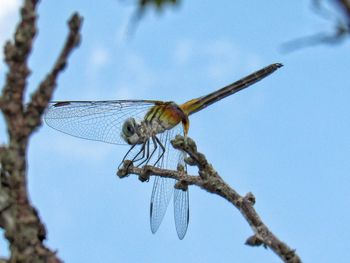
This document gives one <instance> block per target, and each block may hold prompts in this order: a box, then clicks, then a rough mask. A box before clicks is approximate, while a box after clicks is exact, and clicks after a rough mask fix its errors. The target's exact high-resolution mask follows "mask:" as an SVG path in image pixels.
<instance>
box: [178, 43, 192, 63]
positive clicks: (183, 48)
mask: <svg viewBox="0 0 350 263" xmlns="http://www.w3.org/2000/svg"><path fill="white" fill-rule="evenodd" d="M193 49H194V46H193V43H192V41H191V40H181V41H179V42H178V43H177V45H176V47H175V53H174V59H175V62H176V63H178V64H186V63H187V62H188V61H189V60H190V59H191V55H192V54H193V52H194V50H193Z"/></svg>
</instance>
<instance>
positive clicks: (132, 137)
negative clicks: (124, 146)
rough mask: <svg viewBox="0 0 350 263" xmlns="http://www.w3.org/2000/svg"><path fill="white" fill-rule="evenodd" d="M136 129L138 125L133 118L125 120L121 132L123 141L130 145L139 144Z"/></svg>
mask: <svg viewBox="0 0 350 263" xmlns="http://www.w3.org/2000/svg"><path fill="white" fill-rule="evenodd" d="M137 129H138V124H137V123H136V121H135V119H134V118H128V119H126V120H125V122H124V124H123V128H122V132H121V136H122V137H123V139H124V141H125V142H127V143H128V144H130V145H134V144H138V143H139V142H140V136H139V135H138V133H137Z"/></svg>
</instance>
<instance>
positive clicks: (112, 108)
mask: <svg viewBox="0 0 350 263" xmlns="http://www.w3.org/2000/svg"><path fill="white" fill-rule="evenodd" d="M280 67H282V64H280V63H275V64H271V65H269V66H267V67H264V68H262V69H260V70H258V71H256V72H254V73H252V74H250V75H248V76H246V77H244V78H242V79H240V80H238V81H236V82H234V83H232V84H230V85H228V86H226V87H223V88H221V89H219V90H217V91H214V92H212V93H210V94H208V95H206V96H202V97H199V98H196V99H192V100H189V101H187V102H185V103H183V104H176V103H175V102H172V101H167V102H165V101H158V100H108V101H56V102H51V103H50V105H49V107H48V109H47V111H46V112H45V116H44V119H45V121H46V123H47V124H48V125H49V126H50V127H52V128H54V129H56V130H59V131H61V132H64V133H67V134H69V135H72V136H75V137H80V138H84V139H88V140H95V141H102V142H106V143H112V144H126V145H129V146H130V149H129V150H128V151H127V153H126V154H125V156H124V158H123V160H122V162H123V161H124V160H131V161H132V163H133V165H136V166H143V165H146V164H150V165H154V166H157V167H160V168H167V169H176V168H177V165H178V164H182V165H184V153H183V152H181V151H177V150H175V149H173V148H172V147H170V141H171V140H172V139H173V138H174V137H175V136H176V135H177V134H182V135H184V136H186V135H187V133H188V129H189V116H190V115H192V114H193V113H195V112H198V111H200V110H202V109H204V108H206V107H207V106H209V105H211V104H213V103H215V102H217V101H219V100H221V99H223V98H225V97H227V96H229V95H232V94H234V93H236V92H238V91H240V90H242V89H245V88H247V87H249V86H250V85H252V84H254V83H256V82H258V81H260V80H261V79H263V78H265V77H266V76H268V75H270V74H271V73H273V72H274V71H275V70H277V69H278V68H280ZM174 183H175V182H174V180H173V179H169V178H163V177H156V178H155V181H154V185H153V190H152V196H151V205H150V224H151V231H152V233H155V232H156V231H157V230H158V228H159V226H160V224H161V222H162V220H163V217H164V215H165V212H166V210H167V207H168V204H169V201H170V199H171V197H172V193H173V192H174V217H175V226H176V231H177V234H178V237H179V238H180V239H183V238H184V236H185V234H186V232H187V227H188V222H189V194H188V190H182V189H175V188H174Z"/></svg>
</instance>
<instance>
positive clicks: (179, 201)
mask: <svg viewBox="0 0 350 263" xmlns="http://www.w3.org/2000/svg"><path fill="white" fill-rule="evenodd" d="M174 218H175V227H176V232H177V236H178V237H179V239H183V238H184V237H185V235H186V232H187V227H188V222H189V218H190V210H189V194H188V190H186V191H184V190H181V189H175V192H174Z"/></svg>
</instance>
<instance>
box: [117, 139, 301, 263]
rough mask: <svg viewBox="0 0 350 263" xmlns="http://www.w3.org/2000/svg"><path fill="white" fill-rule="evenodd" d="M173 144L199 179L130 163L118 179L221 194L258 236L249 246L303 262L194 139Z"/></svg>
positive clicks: (292, 261)
mask: <svg viewBox="0 0 350 263" xmlns="http://www.w3.org/2000/svg"><path fill="white" fill-rule="evenodd" d="M172 144H173V147H174V148H176V149H179V150H182V151H185V152H186V153H187V154H188V155H189V157H188V158H187V159H186V162H187V163H188V164H189V165H195V166H197V167H198V169H199V176H193V175H187V174H185V173H184V172H183V171H173V170H166V169H160V168H156V167H153V166H144V167H143V168H138V167H134V166H132V164H131V163H130V161H125V162H124V167H122V168H121V169H119V171H118V173H117V174H118V176H119V177H121V178H122V177H125V176H128V175H129V174H135V175H138V176H139V178H140V180H142V181H144V180H147V179H148V178H149V176H151V175H154V176H161V177H166V178H173V179H176V180H178V183H177V184H176V185H175V187H177V188H182V187H186V186H188V185H197V186H199V187H200V188H202V189H204V190H206V191H208V192H210V193H214V194H217V195H219V196H221V197H223V198H224V199H226V200H227V201H229V202H230V203H231V204H233V205H234V206H235V207H236V208H237V209H238V210H239V211H240V212H241V214H242V215H243V216H244V218H245V219H246V220H247V222H248V224H249V225H250V227H251V228H252V230H253V232H254V235H253V236H252V237H249V238H248V239H247V241H246V244H247V245H251V246H259V245H264V246H265V247H269V248H270V249H271V250H273V251H274V252H275V253H276V254H277V255H278V256H279V257H280V258H281V259H282V260H283V261H284V262H288V263H299V262H301V260H300V258H299V256H298V255H297V254H296V253H295V250H293V249H291V248H289V246H288V245H287V244H285V243H284V242H282V241H281V240H279V239H278V238H277V237H276V236H275V235H274V234H273V233H272V232H271V231H270V230H269V228H268V227H267V226H266V225H265V224H264V222H263V221H262V220H261V218H260V216H259V215H258V213H257V212H256V210H255V209H254V204H255V197H254V196H253V194H251V193H248V194H247V195H246V196H245V197H242V196H241V195H239V194H238V193H237V192H236V191H235V190H234V189H232V188H231V187H230V186H229V185H228V184H227V183H226V182H225V181H224V180H223V179H222V178H221V177H220V176H219V174H218V173H217V172H216V171H215V170H214V168H213V167H212V165H211V164H209V163H208V161H207V159H206V157H205V156H204V155H203V154H202V153H200V152H198V151H197V148H196V144H195V142H194V141H193V140H192V139H190V138H187V139H184V138H183V137H182V136H177V137H176V138H175V140H174V141H172Z"/></svg>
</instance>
